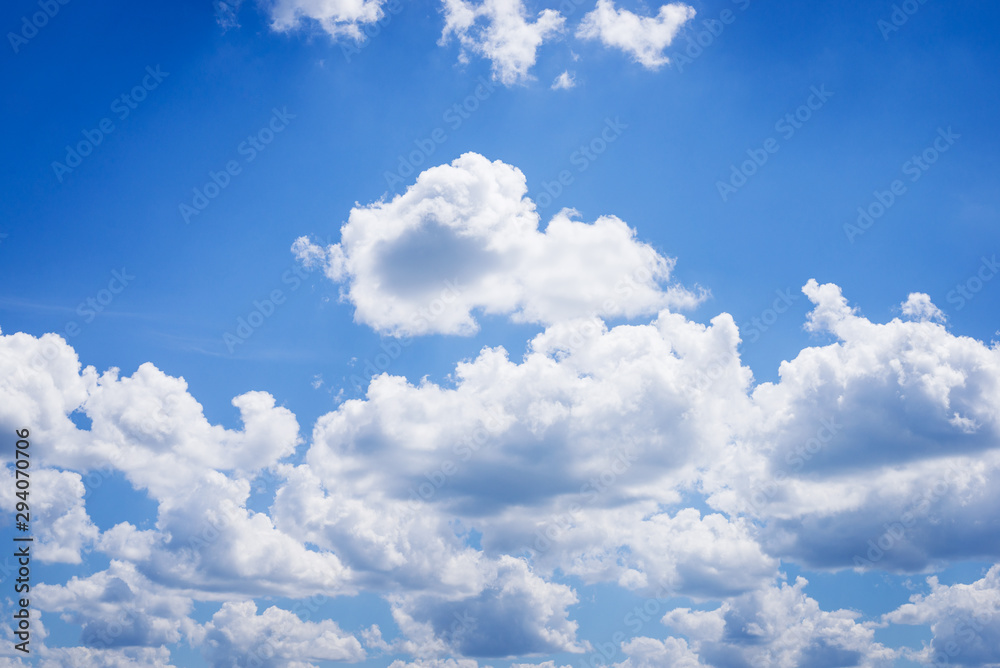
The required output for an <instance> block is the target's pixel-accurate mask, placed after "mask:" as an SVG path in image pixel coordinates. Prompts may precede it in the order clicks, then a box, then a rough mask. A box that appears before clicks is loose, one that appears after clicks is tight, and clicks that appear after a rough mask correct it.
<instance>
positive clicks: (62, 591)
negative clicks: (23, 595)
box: [35, 560, 192, 649]
mask: <svg viewBox="0 0 1000 668" xmlns="http://www.w3.org/2000/svg"><path fill="white" fill-rule="evenodd" d="M35 592H36V593H35V602H36V604H37V605H38V607H39V608H40V609H41V610H44V611H47V612H55V613H59V614H60V616H61V617H62V618H63V619H64V620H65V621H68V622H70V623H73V624H77V625H79V626H80V627H81V628H82V631H81V638H80V640H81V642H82V643H83V645H84V646H86V647H90V648H95V649H108V648H116V647H127V646H158V645H163V644H170V643H175V642H177V641H179V640H181V638H182V633H184V632H190V624H191V622H190V620H189V619H188V618H187V615H188V614H189V613H190V611H191V606H192V601H191V598H190V597H188V596H184V595H183V594H180V593H178V592H176V591H172V590H170V589H167V588H165V587H162V586H158V585H156V584H154V583H152V582H150V581H149V580H148V579H147V578H146V577H144V576H143V575H142V574H140V573H139V572H138V571H137V570H136V568H135V566H134V565H133V564H131V563H129V562H122V561H115V560H113V561H112V562H111V565H110V567H109V568H108V570H106V571H101V572H99V573H96V574H94V575H92V576H90V577H87V578H78V577H75V576H74V577H73V578H71V579H70V581H69V582H67V583H66V584H65V585H47V584H40V585H38V587H36V589H35Z"/></svg>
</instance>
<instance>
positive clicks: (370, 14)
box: [220, 0, 384, 40]
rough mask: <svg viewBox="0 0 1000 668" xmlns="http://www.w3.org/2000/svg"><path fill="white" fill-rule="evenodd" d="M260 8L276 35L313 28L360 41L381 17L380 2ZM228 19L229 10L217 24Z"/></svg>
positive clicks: (295, 2) (272, 1) (297, 1)
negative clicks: (266, 15) (263, 10)
mask: <svg viewBox="0 0 1000 668" xmlns="http://www.w3.org/2000/svg"><path fill="white" fill-rule="evenodd" d="M230 4H232V3H230ZM262 4H263V5H264V7H265V8H266V10H267V12H268V14H269V16H270V18H271V27H272V28H273V29H274V30H277V31H279V32H287V31H289V30H294V29H296V28H300V27H302V26H306V25H309V24H316V25H319V26H320V27H321V28H322V29H323V30H325V31H326V32H327V33H329V34H330V35H331V36H332V37H340V36H347V37H350V38H353V39H355V40H361V39H363V37H364V34H363V33H362V29H363V28H364V26H365V25H366V24H370V23H375V22H376V21H378V20H379V19H380V18H382V16H383V13H384V12H383V9H382V5H383V0H267V1H265V2H263V3H262ZM237 9H238V5H237ZM231 15H232V10H228V11H226V12H223V13H222V15H221V17H220V21H222V20H223V17H224V18H225V20H227V21H231V20H233V19H231V18H230V16H231ZM224 25H225V24H224Z"/></svg>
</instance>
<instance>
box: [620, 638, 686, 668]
mask: <svg viewBox="0 0 1000 668" xmlns="http://www.w3.org/2000/svg"><path fill="white" fill-rule="evenodd" d="M622 651H623V652H624V653H625V654H627V655H628V658H627V659H626V660H625V661H623V662H621V663H616V664H615V666H614V668H661V667H662V666H670V667H671V668H706V666H705V664H704V663H702V662H701V661H700V660H699V659H698V655H697V654H695V653H694V652H692V651H691V649H690V648H689V647H688V644H687V642H685V641H684V639H683V638H667V639H665V640H656V639H655V638H644V637H639V638H633V639H632V640H630V641H628V642H624V643H622Z"/></svg>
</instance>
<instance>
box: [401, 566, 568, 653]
mask: <svg viewBox="0 0 1000 668" xmlns="http://www.w3.org/2000/svg"><path fill="white" fill-rule="evenodd" d="M481 577H482V585H481V589H480V591H478V592H477V593H476V594H475V595H473V596H464V597H458V596H455V595H453V594H452V595H445V596H442V595H436V594H416V595H403V596H396V597H391V598H390V600H391V601H392V602H393V616H394V617H395V619H396V623H397V624H398V625H399V627H400V629H401V630H403V632H404V633H406V634H407V635H409V636H418V637H419V636H422V635H423V636H432V637H434V638H435V639H438V640H440V641H441V642H442V643H443V646H444V647H445V648H447V650H448V651H449V652H453V653H456V654H459V655H464V656H474V657H503V656H510V655H514V656H518V655H526V654H528V655H530V654H547V653H550V652H582V651H583V647H582V646H581V645H580V643H579V642H578V641H577V639H576V631H577V626H578V625H577V623H576V622H575V621H571V620H570V619H569V618H568V615H569V613H568V610H567V608H568V607H569V606H571V605H573V604H575V603H577V598H576V595H575V593H574V592H573V591H572V590H571V589H570V588H569V587H567V586H566V585H561V584H555V583H551V582H546V581H545V580H543V579H542V578H540V577H538V576H537V575H535V574H533V573H532V572H531V571H530V569H529V567H528V565H527V564H526V563H525V562H524V561H523V560H520V559H515V558H513V557H510V556H503V557H500V558H499V559H498V560H496V561H495V562H493V561H489V562H486V561H484V562H482V575H481Z"/></svg>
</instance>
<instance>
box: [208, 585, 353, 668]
mask: <svg viewBox="0 0 1000 668" xmlns="http://www.w3.org/2000/svg"><path fill="white" fill-rule="evenodd" d="M202 631H203V636H202V637H201V638H200V639H199V643H200V644H201V645H203V648H204V656H205V658H206V660H207V661H208V662H209V664H210V665H211V666H213V668H223V667H224V666H261V668H277V667H278V666H297V667H300V668H306V667H307V666H312V665H314V664H313V663H312V662H313V661H350V662H353V661H360V660H362V659H364V658H365V651H364V649H363V648H362V647H361V643H360V642H359V641H358V639H357V638H355V637H354V636H352V635H350V634H348V633H344V632H343V631H342V630H341V629H340V627H339V626H337V624H336V623H334V622H332V621H330V620H328V619H324V620H322V621H320V622H312V621H302V620H301V619H299V617H298V616H297V615H295V614H294V613H292V612H289V611H288V610H282V609H281V608H278V607H275V606H272V607H270V608H268V609H267V610H265V611H264V612H263V613H261V614H257V606H256V605H255V604H254V602H253V601H244V602H241V603H226V604H224V605H223V606H222V608H221V609H220V610H219V611H218V612H216V613H215V615H213V617H212V619H211V621H209V622H207V623H206V624H205V626H204V628H203V629H202Z"/></svg>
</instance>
